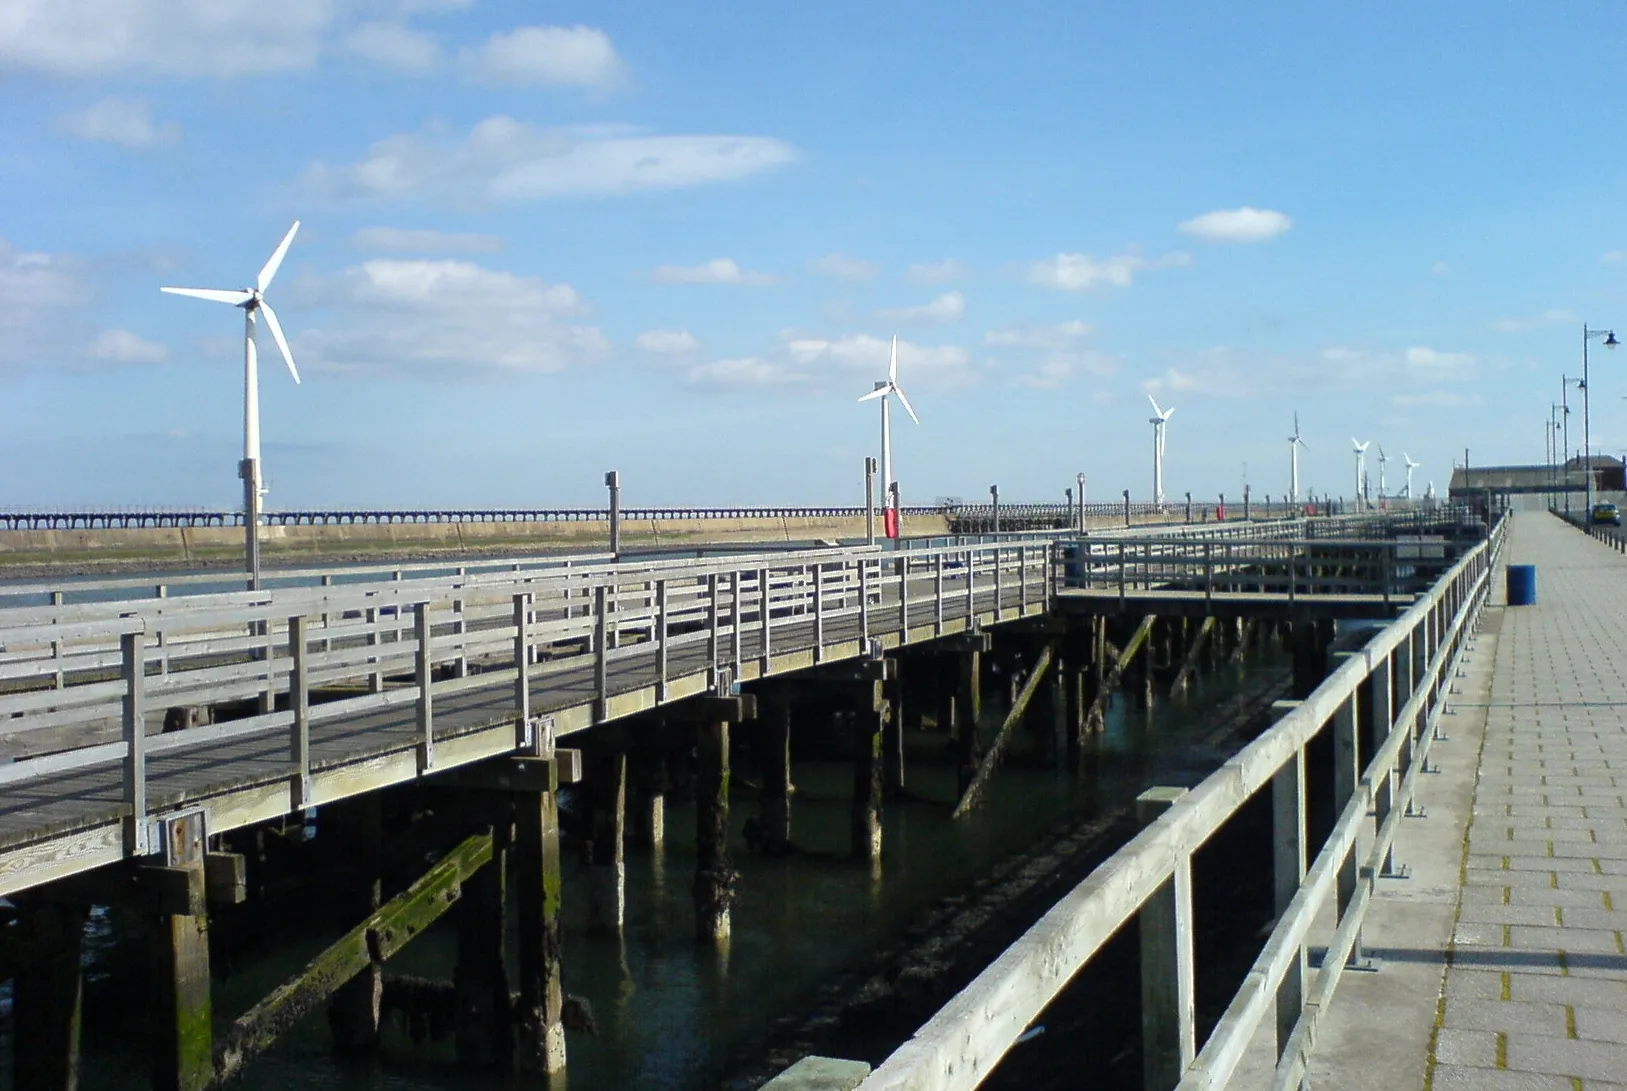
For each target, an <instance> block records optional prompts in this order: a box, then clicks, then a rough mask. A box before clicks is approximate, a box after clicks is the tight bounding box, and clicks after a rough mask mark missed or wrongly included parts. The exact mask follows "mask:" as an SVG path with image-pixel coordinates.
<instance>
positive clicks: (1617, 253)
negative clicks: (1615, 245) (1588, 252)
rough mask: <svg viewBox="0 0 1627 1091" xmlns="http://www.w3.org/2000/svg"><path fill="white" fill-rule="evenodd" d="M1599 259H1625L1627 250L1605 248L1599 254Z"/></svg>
mask: <svg viewBox="0 0 1627 1091" xmlns="http://www.w3.org/2000/svg"><path fill="white" fill-rule="evenodd" d="M1599 260H1600V261H1603V262H1617V261H1627V250H1606V251H1605V252H1604V253H1603V254H1601V255H1599Z"/></svg>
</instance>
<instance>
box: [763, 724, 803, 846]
mask: <svg viewBox="0 0 1627 1091" xmlns="http://www.w3.org/2000/svg"><path fill="white" fill-rule="evenodd" d="M762 755H763V757H762V760H763V769H762V783H763V787H762V793H761V795H759V796H758V798H757V814H758V821H760V822H761V823H762V826H763V851H764V852H766V853H768V854H769V855H771V856H772V855H778V854H779V853H780V852H783V851H784V849H785V847H786V846H787V845H789V844H790V843H791V795H792V793H793V792H794V791H795V790H796V789H795V787H794V786H793V785H792V783H791V702H790V701H789V700H778V701H775V702H773V703H772V704H771V705H770V706H769V713H768V717H767V720H766V721H765V723H764V725H763V746H762Z"/></svg>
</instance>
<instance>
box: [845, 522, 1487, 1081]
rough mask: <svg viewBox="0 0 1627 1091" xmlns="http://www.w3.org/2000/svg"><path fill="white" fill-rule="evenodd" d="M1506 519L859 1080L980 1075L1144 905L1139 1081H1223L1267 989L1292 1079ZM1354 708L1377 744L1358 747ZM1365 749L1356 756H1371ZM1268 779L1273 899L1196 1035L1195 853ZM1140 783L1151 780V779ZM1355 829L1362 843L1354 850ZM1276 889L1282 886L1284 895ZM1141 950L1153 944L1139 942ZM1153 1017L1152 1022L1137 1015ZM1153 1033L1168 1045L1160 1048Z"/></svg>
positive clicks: (1360, 914) (1388, 842) (1375, 872)
mask: <svg viewBox="0 0 1627 1091" xmlns="http://www.w3.org/2000/svg"><path fill="white" fill-rule="evenodd" d="M1506 526H1507V522H1506V519H1505V520H1502V521H1499V523H1498V524H1497V525H1496V527H1495V528H1494V530H1493V531H1492V533H1491V534H1490V536H1489V537H1488V538H1487V539H1486V540H1485V541H1482V542H1481V543H1480V544H1479V545H1477V546H1476V547H1474V548H1473V549H1472V550H1470V551H1469V552H1468V553H1466V555H1465V556H1463V557H1462V558H1461V559H1460V560H1459V561H1457V563H1456V564H1454V565H1453V566H1452V568H1451V569H1450V570H1449V571H1448V572H1447V573H1446V574H1445V575H1444V576H1442V577H1441V579H1440V580H1438V581H1437V582H1436V583H1435V584H1434V586H1432V587H1431V588H1430V589H1429V591H1428V592H1427V593H1426V594H1425V595H1423V596H1422V597H1420V598H1419V599H1418V601H1416V602H1415V603H1413V605H1412V606H1411V607H1410V608H1408V609H1407V610H1406V612H1404V613H1403V614H1402V615H1401V616H1400V617H1399V618H1397V619H1396V620H1395V621H1394V622H1392V623H1391V624H1390V625H1388V626H1386V627H1385V628H1384V629H1382V630H1380V631H1379V632H1378V633H1377V634H1376V635H1375V636H1374V637H1373V638H1372V640H1371V641H1369V643H1368V644H1367V646H1366V647H1365V648H1363V649H1361V650H1360V651H1357V652H1355V653H1350V654H1348V655H1346V657H1345V661H1344V663H1343V665H1341V666H1339V667H1338V668H1337V669H1336V670H1334V671H1333V673H1332V674H1331V675H1330V676H1329V677H1328V678H1327V679H1326V680H1325V681H1324V682H1323V683H1322V684H1321V685H1320V686H1319V687H1317V689H1316V691H1315V692H1314V693H1312V694H1311V695H1310V696H1309V697H1308V698H1306V699H1305V700H1304V701H1303V702H1301V703H1299V704H1298V705H1297V706H1295V707H1293V708H1292V709H1291V710H1290V711H1288V712H1287V714H1286V715H1284V716H1283V718H1282V719H1281V720H1280V721H1279V722H1278V723H1277V724H1276V725H1275V726H1274V727H1272V728H1271V729H1269V730H1268V731H1266V732H1265V733H1264V734H1262V735H1261V736H1260V737H1259V738H1257V739H1256V740H1254V741H1253V742H1252V743H1250V744H1249V745H1248V746H1246V747H1244V748H1243V749H1242V750H1241V751H1240V752H1238V753H1237V754H1236V755H1235V756H1234V757H1232V758H1231V759H1230V760H1229V761H1227V762H1226V763H1225V764H1224V765H1223V766H1221V768H1220V769H1219V770H1217V771H1216V772H1215V773H1213V774H1211V775H1210V776H1209V777H1207V778H1205V779H1204V780H1203V782H1202V783H1200V784H1199V785H1198V786H1197V787H1195V788H1193V789H1191V790H1190V791H1184V792H1183V791H1178V790H1164V801H1165V803H1167V807H1166V809H1163V811H1162V814H1161V815H1160V816H1159V817H1157V818H1155V819H1153V820H1152V821H1151V822H1150V824H1148V825H1147V826H1146V827H1145V828H1144V829H1143V830H1142V831H1141V832H1140V833H1139V834H1138V835H1137V836H1136V837H1135V838H1133V839H1132V840H1131V841H1130V842H1129V843H1128V844H1126V845H1125V846H1124V847H1123V848H1121V849H1120V850H1119V851H1118V852H1116V853H1114V854H1113V855H1112V856H1111V857H1110V858H1109V859H1108V860H1107V861H1106V862H1104V863H1103V864H1102V865H1101V866H1100V867H1098V868H1097V869H1096V870H1095V871H1094V872H1092V873H1091V875H1090V876H1089V877H1088V878H1086V879H1085V881H1084V882H1082V883H1081V884H1079V886H1077V887H1076V888H1074V890H1073V891H1072V892H1070V893H1069V894H1067V895H1066V896H1065V897H1064V898H1063V899H1062V900H1061V901H1060V902H1059V903H1058V904H1057V905H1056V906H1055V907H1054V908H1052V909H1051V910H1050V911H1049V912H1048V913H1046V915H1045V916H1044V917H1043V918H1041V920H1040V921H1039V922H1038V923H1037V924H1035V925H1034V927H1033V928H1031V929H1029V931H1028V932H1027V933H1025V934H1024V935H1023V936H1022V938H1020V939H1019V940H1018V941H1017V942H1016V943H1015V944H1013V945H1012V946H1011V947H1009V948H1008V949H1007V950H1006V951H1005V952H1004V953H1003V954H1001V955H1000V956H999V958H997V959H996V960H995V961H994V963H993V964H992V965H990V966H989V967H988V968H987V969H986V970H984V971H983V973H982V974H980V975H978V977H977V978H976V979H975V980H973V981H972V982H971V984H969V985H967V986H966V988H965V989H963V990H962V991H961V992H960V993H959V994H958V995H957V996H956V997H955V998H954V999H952V1000H951V1001H950V1002H949V1003H948V1004H947V1005H945V1007H944V1008H943V1009H941V1010H940V1011H939V1012H938V1014H937V1015H936V1016H934V1017H933V1018H932V1019H931V1020H929V1021H928V1022H927V1023H926V1024H925V1025H924V1026H922V1027H921V1028H920V1030H918V1031H917V1032H916V1034H915V1035H914V1036H913V1037H912V1038H911V1039H910V1040H909V1041H907V1042H905V1043H904V1044H903V1045H902V1046H900V1047H899V1048H898V1049H897V1050H895V1051H894V1052H893V1054H892V1055H891V1056H890V1057H888V1058H887V1059H886V1061H884V1062H883V1063H882V1064H881V1065H880V1066H879V1067H878V1068H877V1069H876V1070H875V1071H874V1072H872V1073H871V1074H870V1076H869V1077H868V1078H866V1079H865V1080H864V1081H863V1082H862V1083H861V1084H860V1085H859V1087H860V1089H861V1091H903V1089H906V1088H911V1089H922V1088H932V1089H933V1091H955V1089H969V1088H973V1087H976V1086H977V1085H978V1084H979V1083H980V1082H981V1081H982V1080H983V1079H984V1078H985V1077H986V1076H987V1075H988V1074H989V1072H990V1071H992V1070H993V1068H994V1067H995V1065H996V1064H997V1063H998V1062H999V1059H1000V1058H1001V1056H1003V1055H1004V1053H1005V1052H1006V1050H1007V1049H1009V1048H1010V1047H1011V1045H1012V1044H1013V1043H1014V1042H1015V1041H1016V1040H1017V1038H1018V1037H1019V1036H1020V1035H1022V1034H1023V1032H1024V1030H1025V1029H1026V1028H1027V1027H1028V1025H1029V1024H1030V1023H1031V1022H1032V1021H1033V1020H1034V1019H1035V1018H1036V1017H1037V1016H1038V1015H1039V1014H1040V1013H1041V1012H1042V1011H1043V1010H1044V1008H1045V1006H1046V1005H1047V1004H1048V1003H1050V1001H1051V1000H1052V999H1053V998H1054V997H1055V996H1056V994H1057V993H1058V992H1060V991H1061V989H1062V988H1063V987H1064V986H1065V985H1066V984H1067V983H1068V981H1069V979H1070V978H1072V977H1073V976H1074V974H1075V973H1077V972H1078V970H1079V969H1080V968H1081V967H1083V966H1084V965H1085V964H1086V963H1087V962H1089V961H1090V959H1091V958H1092V957H1093V956H1094V955H1095V954H1096V953H1097V952H1098V951H1099V950H1100V949H1101V947H1102V946H1103V945H1104V944H1105V943H1106V942H1107V941H1108V939H1110V938H1111V937H1112V936H1113V934H1114V933H1115V932H1117V931H1118V930H1119V929H1120V928H1121V927H1122V926H1123V925H1124V924H1126V923H1127V922H1128V921H1129V920H1130V918H1131V917H1132V916H1136V915H1138V914H1139V916H1140V924H1141V931H1142V935H1143V937H1144V943H1145V942H1146V937H1148V936H1149V935H1150V936H1154V937H1156V940H1155V946H1154V950H1155V951H1157V952H1160V957H1157V958H1152V959H1148V960H1146V964H1145V968H1144V971H1143V972H1144V973H1149V974H1153V975H1156V977H1155V979H1154V980H1153V981H1151V982H1146V983H1144V986H1143V988H1144V991H1143V995H1144V997H1154V998H1156V1001H1155V1003H1154V1004H1153V1005H1151V1006H1150V1007H1149V1008H1147V1009H1144V1019H1145V1020H1149V1021H1150V1026H1151V1030H1152V1032H1151V1033H1150V1034H1147V1033H1144V1038H1150V1039H1151V1041H1149V1042H1148V1043H1147V1049H1148V1051H1149V1056H1150V1057H1151V1060H1150V1061H1149V1064H1150V1065H1154V1066H1160V1067H1159V1068H1158V1069H1157V1071H1158V1073H1159V1075H1157V1076H1149V1080H1148V1086H1166V1087H1175V1086H1177V1084H1178V1086H1179V1088H1180V1091H1198V1089H1202V1088H1217V1087H1224V1086H1226V1084H1227V1082H1228V1080H1229V1079H1230V1077H1231V1075H1232V1073H1233V1072H1234V1071H1235V1069H1236V1066H1237V1064H1238V1061H1239V1059H1240V1058H1241V1056H1242V1054H1243V1051H1244V1049H1245V1048H1246V1046H1247V1044H1248V1042H1249V1040H1250V1039H1251V1038H1252V1036H1253V1035H1254V1033H1255V1030H1256V1028H1257V1027H1258V1026H1259V1024H1260V1021H1261V1020H1262V1019H1264V1018H1266V1017H1267V1014H1268V1012H1270V1011H1271V1010H1272V1009H1273V1007H1274V1006H1275V1013H1276V1019H1277V1026H1278V1042H1279V1049H1278V1056H1279V1061H1278V1064H1277V1069H1276V1076H1275V1080H1274V1086H1275V1087H1276V1088H1279V1089H1282V1088H1296V1087H1298V1086H1299V1085H1300V1080H1301V1079H1302V1077H1303V1074H1304V1072H1305V1066H1306V1063H1307V1057H1308V1055H1309V1052H1310V1049H1311V1046H1312V1043H1313V1042H1314V1040H1315V1032H1316V1025H1317V1020H1318V1019H1319V1018H1320V1017H1321V1014H1322V1013H1324V1012H1325V1011H1326V1010H1327V1008H1328V1004H1329V1002H1330V1000H1331V997H1332V993H1333V990H1334V988H1335V986H1336V985H1337V984H1338V980H1339V975H1340V973H1341V972H1342V970H1343V968H1344V966H1345V964H1346V962H1347V960H1348V959H1350V958H1351V957H1352V953H1353V952H1354V951H1355V950H1356V948H1357V945H1358V943H1359V934H1360V929H1361V924H1362V920H1363V918H1364V916H1365V914H1366V911H1367V907H1368V905H1369V902H1370V900H1371V897H1372V892H1373V885H1374V882H1375V880H1376V877H1377V876H1379V875H1380V874H1385V873H1387V872H1388V871H1389V869H1390V865H1391V862H1392V850H1393V845H1394V842H1395V839H1396V834H1397V831H1398V829H1399V826H1400V823H1401V819H1402V816H1403V815H1404V814H1405V813H1406V812H1407V810H1408V809H1409V806H1410V804H1411V801H1412V799H1413V796H1414V793H1415V792H1416V790H1417V787H1418V777H1419V774H1420V773H1421V772H1422V771H1423V770H1424V769H1425V768H1426V767H1427V760H1428V754H1429V749H1430V746H1431V744H1432V742H1433V740H1434V738H1435V732H1436V724H1437V722H1438V719H1439V717H1440V715H1441V711H1442V698H1443V696H1444V694H1445V692H1446V690H1447V688H1448V682H1449V679H1450V678H1451V677H1452V675H1453V672H1454V670H1455V667H1456V664H1457V661H1458V657H1459V656H1460V655H1461V653H1462V650H1463V647H1464V642H1465V640H1466V638H1467V637H1468V635H1469V634H1470V632H1471V631H1472V629H1473V627H1474V624H1475V620H1476V618H1477V617H1478V615H1479V612H1480V609H1481V607H1482V606H1483V605H1484V603H1485V601H1486V597H1487V594H1488V591H1489V589H1490V585H1491V579H1492V572H1493V570H1494V566H1495V564H1496V561H1497V557H1498V554H1499V552H1500V550H1501V547H1502V543H1503V537H1504V534H1505V530H1506ZM1364 713H1365V714H1366V715H1367V716H1370V718H1371V721H1372V724H1373V733H1372V738H1373V739H1374V740H1375V745H1374V746H1373V752H1372V753H1371V754H1366V753H1364V752H1363V740H1362V736H1363V732H1362V730H1361V723H1362V720H1363V716H1364ZM1330 725H1331V731H1332V736H1333V739H1334V742H1335V753H1336V760H1335V773H1334V782H1333V784H1331V785H1329V786H1327V787H1328V788H1330V789H1331V791H1332V794H1333V800H1334V805H1335V810H1336V813H1337V814H1338V816H1339V817H1338V820H1337V821H1336V823H1335V825H1334V827H1333V830H1332V832H1331V833H1330V834H1329V835H1328V837H1327V840H1326V841H1325V842H1324V843H1323V845H1322V846H1321V849H1320V851H1319V852H1318V853H1317V855H1316V857H1315V860H1314V861H1313V862H1311V863H1310V865H1309V867H1308V868H1307V866H1306V862H1305V860H1306V856H1307V855H1308V851H1307V849H1308V846H1307V845H1306V843H1305V839H1306V833H1305V830H1306V816H1305V792H1306V784H1305V769H1306V747H1307V746H1308V744H1309V743H1310V741H1311V740H1312V739H1313V738H1314V737H1316V736H1317V735H1319V734H1320V733H1321V732H1322V731H1323V730H1324V729H1326V728H1329V727H1330ZM1362 759H1365V766H1364V765H1363V760H1362ZM1267 786H1270V787H1271V790H1272V800H1273V810H1274V815H1275V817H1274V859H1275V861H1276V868H1277V881H1276V886H1277V890H1278V906H1277V908H1278V915H1277V922H1276V925H1275V927H1274V929H1273V931H1272V933H1271V936H1270V938H1269V939H1268V940H1267V941H1266V944H1265V947H1264V950H1263V951H1262V952H1261V954H1260V956H1259V958H1258V959H1257V960H1256V961H1255V963H1254V966H1253V968H1252V969H1251V970H1250V972H1249V974H1248V976H1247V977H1246V979H1245V980H1244V983H1243V986H1242V988H1241V989H1240V990H1239V991H1238V992H1237V994H1236V995H1235V996H1234V998H1233V999H1232V1001H1231V1004H1230V1006H1229V1007H1228V1008H1227V1010H1226V1012H1225V1014H1224V1015H1223V1017H1222V1018H1221V1020H1220V1023H1219V1025H1218V1026H1217V1027H1216V1028H1215V1030H1214V1032H1213V1033H1212V1034H1211V1035H1210V1036H1209V1038H1208V1040H1207V1041H1206V1042H1205V1043H1204V1045H1203V1048H1202V1049H1201V1050H1199V1049H1198V1048H1197V1043H1196V1032H1195V1026H1194V1000H1193V986H1192V982H1193V978H1194V969H1193V935H1194V932H1195V930H1196V929H1195V925H1194V920H1193V908H1192V880H1191V870H1192V858H1193V854H1194V853H1196V852H1197V851H1198V849H1199V848H1200V847H1201V846H1203V845H1204V844H1205V843H1206V842H1207V841H1208V840H1209V839H1210V838H1211V837H1212V836H1213V835H1214V834H1215V832H1216V831H1217V830H1219V829H1220V827H1221V826H1222V825H1223V824H1224V823H1225V822H1226V821H1227V820H1228V819H1230V818H1231V817H1232V816H1233V815H1234V814H1235V813H1236V812H1237V811H1238V809H1239V808H1240V807H1241V806H1242V805H1243V804H1244V803H1245V802H1246V801H1247V800H1248V799H1249V798H1250V797H1251V796H1252V795H1254V794H1255V793H1256V792H1258V791H1260V790H1262V789H1264V788H1266V787H1267ZM1144 798H1146V797H1144ZM1358 846H1361V847H1363V848H1365V849H1366V850H1367V854H1366V856H1365V857H1364V858H1358V856H1357V852H1358ZM1285 895H1286V896H1285ZM1330 897H1331V898H1333V899H1334V902H1335V905H1336V908H1337V913H1336V919H1337V930H1336V932H1335V934H1334V937H1333V939H1332V941H1331V942H1330V943H1329V944H1328V948H1327V953H1326V955H1325V956H1324V958H1323V962H1322V972H1321V974H1320V976H1319V977H1318V978H1317V980H1316V988H1315V991H1314V992H1309V991H1308V990H1307V988H1306V985H1307V968H1306V967H1307V959H1306V946H1307V937H1308V935H1309V931H1310V928H1311V926H1312V922H1313V921H1314V920H1315V918H1316V916H1317V914H1318V912H1319V911H1320V910H1321V909H1322V908H1323V906H1324V905H1325V904H1326V903H1327V901H1328V900H1329V898H1330ZM1144 950H1146V948H1144ZM1145 1025H1146V1024H1144V1026H1145ZM1160 1047H1162V1052H1161V1051H1160Z"/></svg>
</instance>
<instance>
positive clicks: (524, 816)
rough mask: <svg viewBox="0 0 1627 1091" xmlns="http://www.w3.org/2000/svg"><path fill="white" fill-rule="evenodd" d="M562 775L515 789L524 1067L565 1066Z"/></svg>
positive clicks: (519, 1056)
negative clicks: (544, 784) (539, 787)
mask: <svg viewBox="0 0 1627 1091" xmlns="http://www.w3.org/2000/svg"><path fill="white" fill-rule="evenodd" d="M558 787H559V782H558V776H557V773H556V774H555V775H554V777H553V779H552V781H551V783H550V785H549V790H548V791H540V792H515V793H514V794H513V805H514V848H513V852H512V857H513V858H512V860H511V867H510V873H511V875H512V877H513V881H514V883H515V884H516V885H517V886H518V887H519V890H518V891H517V897H516V899H515V912H516V916H517V918H518V919H517V920H516V922H515V924H516V927H517V928H518V929H519V937H518V938H519V955H520V960H519V971H520V980H519V983H518V984H519V992H520V999H519V1007H518V1009H517V1010H516V1011H515V1013H514V1014H515V1031H516V1034H517V1036H518V1041H517V1043H516V1049H515V1056H516V1060H517V1062H518V1067H519V1068H520V1070H521V1071H522V1072H529V1073H543V1074H551V1073H555V1072H563V1071H564V1070H565V1024H564V1022H563V1018H562V1017H563V1011H564V1006H565V990H564V987H563V985H562V984H561V980H560V951H561V948H562V946H563V942H564V937H563V933H562V932H561V929H560V925H559V903H560V894H561V886H562V880H561V874H562V871H561V867H560V859H559V801H558V796H557V792H558Z"/></svg>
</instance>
